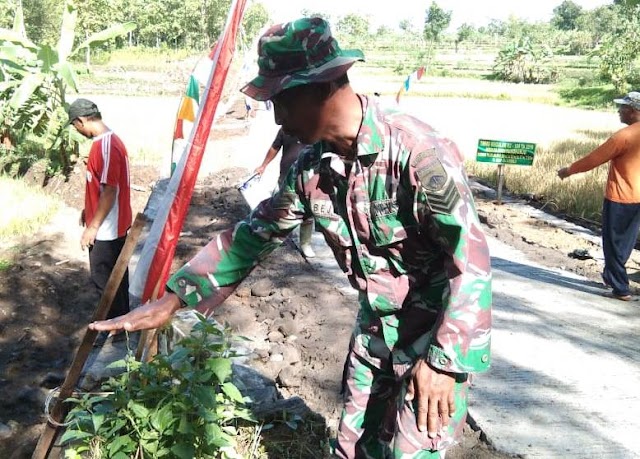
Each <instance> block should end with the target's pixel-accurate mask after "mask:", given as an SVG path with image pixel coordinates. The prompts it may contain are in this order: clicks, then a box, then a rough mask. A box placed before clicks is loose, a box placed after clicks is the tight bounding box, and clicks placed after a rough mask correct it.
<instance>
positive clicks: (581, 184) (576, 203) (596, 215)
mask: <svg viewBox="0 0 640 459" xmlns="http://www.w3.org/2000/svg"><path fill="white" fill-rule="evenodd" d="M580 134H581V138H580V139H569V140H564V141H562V142H556V143H554V144H552V145H551V146H550V147H549V148H548V149H543V148H538V151H537V152H536V155H535V159H534V167H526V166H510V167H507V168H506V170H505V186H506V188H507V189H508V190H509V191H510V192H512V193H516V194H523V195H533V196H534V197H535V198H536V199H537V200H538V201H542V202H544V203H545V204H544V205H545V207H546V208H547V209H549V210H551V211H553V212H559V213H565V214H569V215H572V216H574V217H581V218H586V219H589V220H594V221H599V220H600V217H601V210H602V199H603V197H604V184H605V182H606V179H607V173H608V169H607V166H606V165H603V166H600V167H598V168H597V169H594V170H592V171H589V172H586V173H584V174H578V175H574V176H572V177H569V178H568V179H565V180H564V181H561V180H560V179H559V178H558V177H557V174H556V173H557V170H558V169H560V168H561V167H564V166H567V165H569V164H571V163H572V162H573V161H575V160H577V159H579V158H581V157H583V156H585V155H586V154H587V153H589V152H591V151H592V150H593V149H594V148H596V147H597V146H598V145H600V144H601V143H602V142H603V141H604V140H605V139H606V138H607V137H609V135H611V133H610V132H604V131H582V132H580ZM467 171H468V172H469V174H471V175H475V176H477V177H480V178H483V179H485V180H487V181H489V182H490V183H493V184H496V181H497V177H496V174H497V173H496V167H495V165H493V166H489V165H486V164H481V163H475V162H468V164H467Z"/></svg>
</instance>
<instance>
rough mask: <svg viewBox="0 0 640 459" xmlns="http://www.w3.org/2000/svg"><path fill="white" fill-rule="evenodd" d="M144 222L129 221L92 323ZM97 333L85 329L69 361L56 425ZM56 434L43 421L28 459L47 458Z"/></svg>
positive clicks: (105, 307) (102, 314) (102, 313)
mask: <svg viewBox="0 0 640 459" xmlns="http://www.w3.org/2000/svg"><path fill="white" fill-rule="evenodd" d="M145 223H146V217H145V216H144V214H141V213H139V214H138V215H136V219H135V220H134V222H133V226H132V227H131V230H130V231H129V234H128V236H127V240H126V242H125V244H124V247H123V248H122V251H121V252H120V256H119V257H118V260H117V261H116V264H115V266H114V268H113V271H111V275H110V276H109V280H108V281H107V285H105V288H104V292H103V293H102V297H101V298H100V302H99V303H98V306H97V307H96V310H95V311H94V314H93V318H92V319H91V321H92V322H94V321H96V320H104V319H105V318H106V317H107V314H108V313H109V309H110V308H111V303H113V298H114V297H115V295H116V291H117V290H118V287H119V286H120V282H121V281H122V278H123V276H124V273H125V271H126V270H127V267H128V265H129V259H130V258H131V255H132V254H133V251H134V249H135V247H136V244H137V243H138V238H139V237H140V233H141V232H142V229H143V228H144V225H145ZM97 335H98V332H97V331H95V330H90V329H89V328H87V330H86V331H85V334H84V338H83V339H82V343H80V348H79V349H78V352H77V353H76V356H75V358H74V359H73V362H72V363H71V368H70V369H69V372H68V373H67V377H66V378H65V380H64V383H63V384H62V387H61V388H60V394H59V395H58V400H57V401H56V404H55V405H54V407H53V410H51V415H50V418H51V419H52V420H53V421H54V422H57V423H61V422H62V421H63V420H64V417H65V416H66V414H67V409H68V408H67V407H66V406H64V401H65V400H66V399H67V398H69V397H70V396H71V394H72V393H73V391H74V389H75V386H76V383H77V382H78V379H79V378H80V373H81V372H82V368H83V367H84V364H85V362H86V361H87V358H88V357H89V353H90V352H91V349H92V348H93V343H94V341H95V339H96V336H97ZM57 432H58V427H57V426H55V425H53V424H52V423H51V422H47V424H46V426H45V429H44V432H42V435H40V439H39V440H38V444H37V445H36V449H35V450H34V452H33V455H32V456H31V457H32V459H45V458H46V457H48V456H49V452H50V451H51V447H52V445H53V442H54V439H55V437H56V434H57Z"/></svg>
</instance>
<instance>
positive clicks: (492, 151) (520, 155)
mask: <svg viewBox="0 0 640 459" xmlns="http://www.w3.org/2000/svg"><path fill="white" fill-rule="evenodd" d="M535 152H536V144H535V143H527V142H507V141H505V140H486V139H480V140H478V152H477V153H476V161H478V162H479V163H494V164H511V165H517V166H531V165H532V164H533V155H534V154H535Z"/></svg>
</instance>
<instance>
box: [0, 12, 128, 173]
mask: <svg viewBox="0 0 640 459" xmlns="http://www.w3.org/2000/svg"><path fill="white" fill-rule="evenodd" d="M15 16H16V21H15V24H14V28H13V30H8V29H0V102H1V103H0V138H1V139H2V143H3V145H4V148H3V150H0V164H1V165H2V166H3V167H2V169H3V170H5V171H7V170H9V171H11V172H13V173H18V172H21V171H22V169H24V167H28V165H29V161H27V162H26V163H25V161H24V159H29V158H30V156H29V154H27V151H29V152H33V150H37V151H38V153H36V154H35V155H33V159H34V160H38V159H41V158H47V159H48V160H49V163H50V168H51V171H52V172H53V173H57V172H64V173H66V172H68V171H69V169H70V167H71V165H72V160H73V158H72V155H73V154H74V153H75V152H76V150H77V141H78V140H79V138H81V137H79V134H77V133H76V132H75V130H73V129H70V128H69V127H68V126H67V125H66V122H67V114H66V110H65V107H66V92H67V89H68V88H71V89H73V90H74V91H77V87H76V74H75V71H74V69H73V67H72V65H71V63H70V62H69V60H68V59H69V58H71V57H73V56H74V55H75V54H76V53H77V52H78V51H79V50H81V49H84V48H87V47H89V46H91V45H92V44H96V43H97V44H99V43H104V42H105V41H108V40H110V39H112V38H113V37H114V36H117V35H121V34H123V33H126V32H128V31H130V30H133V28H134V27H135V25H134V24H131V23H130V24H123V25H115V26H112V27H110V28H108V29H106V30H103V31H101V32H98V33H96V34H93V35H91V36H89V37H88V38H87V40H85V41H84V42H82V43H81V44H79V45H78V46H77V47H75V48H73V43H74V37H75V33H74V30H75V25H76V20H77V9H76V8H75V4H74V2H73V1H72V0H67V1H66V2H65V4H64V13H63V15H62V25H61V28H60V36H59V39H58V42H57V45H56V46H55V47H52V46H50V45H48V44H40V45H37V44H35V43H34V42H32V41H31V40H29V39H28V38H27V37H26V36H25V35H24V34H23V31H24V29H25V28H24V24H23V23H22V9H21V7H20V4H18V8H17V10H16V13H15ZM28 143H31V144H33V143H35V144H36V145H37V147H36V148H33V147H32V146H31V145H29V144H28ZM14 156H15V157H18V158H19V165H18V166H17V169H18V170H16V162H15V161H11V158H13V157H14Z"/></svg>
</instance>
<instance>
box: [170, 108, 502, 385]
mask: <svg viewBox="0 0 640 459" xmlns="http://www.w3.org/2000/svg"><path fill="white" fill-rule="evenodd" d="M361 101H362V104H363V113H364V119H363V122H362V126H361V128H360V131H359V133H358V139H357V155H356V157H355V158H354V160H353V161H345V160H343V159H341V157H339V156H338V155H337V154H335V153H333V152H331V149H330V147H329V145H327V144H325V143H323V142H319V143H317V144H315V145H312V146H310V147H309V148H307V149H305V150H304V151H303V152H302V153H301V155H300V157H299V159H298V161H297V162H296V163H294V164H293V166H292V167H291V169H290V170H289V173H288V175H287V178H286V180H285V181H284V183H283V186H282V187H281V188H280V189H279V191H278V192H277V193H276V194H274V195H273V196H272V197H271V198H270V199H268V200H266V201H263V202H262V203H261V204H260V205H259V206H258V207H257V208H256V209H254V211H253V212H252V213H251V215H249V217H248V218H247V219H245V220H244V221H242V222H240V223H238V224H237V225H236V226H235V228H234V229H233V230H229V231H226V232H223V233H221V234H220V235H218V236H217V237H216V238H215V239H214V240H212V241H211V242H210V243H209V244H208V245H207V246H206V247H204V248H203V249H202V250H201V251H200V252H199V253H198V254H197V255H196V256H195V257H194V258H193V259H192V260H191V261H190V262H189V263H187V264H186V265H185V266H184V267H183V268H182V269H180V270H179V271H178V272H177V273H176V274H175V275H174V276H173V277H172V278H171V279H170V280H169V282H168V284H167V287H168V289H169V290H172V291H174V292H176V293H177V294H178V295H179V296H180V297H181V299H182V300H183V301H184V302H186V304H187V305H188V306H191V307H196V306H197V307H198V308H199V309H202V308H204V309H210V308H212V307H214V306H216V305H217V304H219V303H221V302H222V301H223V300H224V298H226V296H228V294H230V292H231V291H232V289H233V288H234V287H235V286H236V285H237V284H238V283H239V282H240V281H241V280H242V279H243V278H244V277H245V276H246V275H247V274H248V273H249V272H250V271H251V269H252V268H253V267H254V266H255V265H256V264H257V262H258V261H259V260H260V259H262V258H264V257H265V256H266V255H268V254H269V253H270V252H272V251H273V250H274V249H275V248H276V247H277V246H278V245H280V244H281V243H282V242H283V241H284V239H285V238H286V237H287V235H288V234H289V233H290V232H291V231H292V230H293V229H294V228H295V227H296V226H298V225H299V224H300V223H301V222H302V221H303V220H304V219H305V218H307V217H309V216H312V217H313V218H314V219H315V222H316V228H317V230H319V231H320V232H321V233H322V234H323V235H324V238H325V240H326V242H327V244H328V245H329V247H330V248H331V250H332V251H333V253H334V255H335V258H336V260H337V262H338V265H339V266H340V268H341V269H342V270H343V271H344V272H345V273H346V274H347V276H348V277H349V280H350V283H351V285H352V286H353V288H355V289H356V290H357V291H358V293H359V303H360V311H359V315H358V320H357V323H356V327H355V330H354V335H353V339H352V346H353V350H354V352H356V353H357V354H358V355H360V356H361V357H363V358H365V359H366V360H368V361H369V362H371V363H372V364H374V365H376V366H379V365H381V361H388V360H389V359H391V361H392V362H393V364H394V365H401V366H403V367H405V368H408V366H409V365H410V364H411V363H412V362H415V360H416V359H417V358H419V357H421V356H423V357H425V358H427V359H428V361H429V362H430V363H431V364H432V365H433V366H434V367H436V368H440V369H442V370H445V371H451V372H455V373H467V372H479V371H484V370H486V369H487V368H488V366H489V346H490V330H491V270H490V260H489V251H488V247H487V243H486V240H485V237H484V234H483V232H482V229H481V227H480V223H479V221H478V218H477V214H476V211H475V207H474V203H473V197H472V194H471V191H470V189H469V187H468V184H467V178H466V174H465V172H464V169H463V163H462V156H461V155H460V153H459V151H458V149H457V147H456V146H455V144H453V143H452V142H451V141H450V140H447V139H445V138H443V137H441V136H440V135H439V134H438V133H437V132H435V131H434V130H433V128H431V127H430V126H429V125H427V124H424V123H422V122H420V121H418V120H417V119H415V118H413V117H411V116H408V115H405V114H402V113H400V112H395V111H390V110H382V109H381V108H380V107H379V106H378V105H377V104H376V103H374V102H373V101H371V100H370V99H368V98H366V97H364V96H361ZM318 307H322V306H321V305H318ZM328 313H330V311H328ZM390 351H391V352H390Z"/></svg>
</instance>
